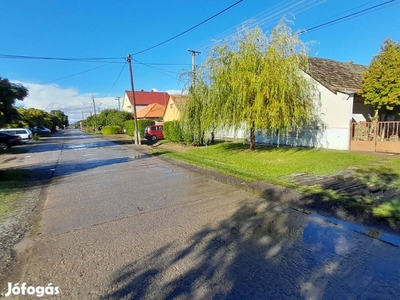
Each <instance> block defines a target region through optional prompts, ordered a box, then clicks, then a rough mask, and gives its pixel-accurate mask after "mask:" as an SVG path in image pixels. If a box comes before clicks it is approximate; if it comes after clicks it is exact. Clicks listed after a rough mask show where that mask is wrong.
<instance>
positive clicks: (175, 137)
mask: <svg viewBox="0 0 400 300" xmlns="http://www.w3.org/2000/svg"><path fill="white" fill-rule="evenodd" d="M163 132H164V138H165V139H166V140H169V141H171V142H175V143H181V142H182V141H183V133H182V129H181V126H180V124H179V121H167V122H164V126H163Z"/></svg>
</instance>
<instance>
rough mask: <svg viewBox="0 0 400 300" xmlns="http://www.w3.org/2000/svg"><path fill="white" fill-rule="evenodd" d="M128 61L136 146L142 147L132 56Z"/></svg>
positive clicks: (129, 56)
mask: <svg viewBox="0 0 400 300" xmlns="http://www.w3.org/2000/svg"><path fill="white" fill-rule="evenodd" d="M126 61H127V62H128V64H129V73H130V75H131V88H132V102H133V103H132V106H133V109H132V110H133V117H134V118H135V145H140V138H139V130H138V121H137V118H136V100H135V88H134V86H133V73H132V58H131V55H130V54H128V57H127V58H126Z"/></svg>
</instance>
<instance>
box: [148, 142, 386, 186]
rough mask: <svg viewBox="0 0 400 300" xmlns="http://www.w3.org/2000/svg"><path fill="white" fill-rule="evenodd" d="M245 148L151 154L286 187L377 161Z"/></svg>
mask: <svg viewBox="0 0 400 300" xmlns="http://www.w3.org/2000/svg"><path fill="white" fill-rule="evenodd" d="M248 148H249V146H248V145H244V144H240V143H221V144H216V145H212V146H206V147H198V148H193V149H191V150H189V151H187V152H185V153H179V152H173V151H166V150H161V149H160V150H158V151H157V150H156V151H154V152H153V153H154V154H156V155H164V156H167V157H171V158H174V159H178V160H183V161H185V162H188V163H190V164H194V165H197V166H200V167H204V168H208V169H212V170H215V171H219V172H221V173H224V174H227V175H233V176H236V177H239V178H242V179H245V180H249V181H256V180H262V181H266V182H270V183H273V184H278V185H282V186H288V187H293V184H292V183H291V182H290V179H289V175H291V174H294V173H307V174H315V175H326V174H333V173H335V172H338V171H340V170H343V169H347V168H349V167H359V166H362V165H365V164H368V163H371V162H375V161H378V160H379V159H380V157H378V156H374V155H369V154H359V153H353V152H346V151H326V150H318V149H300V148H283V147H282V148H276V147H275V148H274V147H267V146H257V149H256V151H250V150H249V149H248Z"/></svg>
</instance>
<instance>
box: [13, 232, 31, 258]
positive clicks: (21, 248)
mask: <svg viewBox="0 0 400 300" xmlns="http://www.w3.org/2000/svg"><path fill="white" fill-rule="evenodd" d="M31 242H32V237H31V235H30V234H29V233H27V234H26V235H25V236H24V237H23V238H22V240H21V241H20V242H19V243H17V244H15V245H14V250H15V252H17V254H20V253H23V252H25V250H26V249H28V247H29V245H30V244H31Z"/></svg>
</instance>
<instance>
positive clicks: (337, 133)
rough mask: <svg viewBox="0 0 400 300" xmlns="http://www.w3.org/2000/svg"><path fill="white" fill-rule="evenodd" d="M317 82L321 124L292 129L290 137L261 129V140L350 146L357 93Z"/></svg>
mask: <svg viewBox="0 0 400 300" xmlns="http://www.w3.org/2000/svg"><path fill="white" fill-rule="evenodd" d="M315 83H316V86H317V90H318V96H317V97H316V99H315V104H316V114H317V116H318V118H319V120H320V122H319V123H320V124H319V125H318V126H315V127H314V128H312V127H310V128H305V129H303V130H302V131H301V132H299V133H292V134H291V135H290V136H287V137H284V136H271V135H269V136H266V135H264V134H263V133H262V132H261V131H258V132H257V134H256V142H257V143H266V144H273V145H275V144H279V145H290V146H304V147H317V148H327V149H337V150H348V149H349V145H350V121H351V115H352V111H353V100H354V97H353V95H352V94H350V95H349V94H346V93H340V92H338V93H336V94H335V93H334V92H332V91H331V90H329V89H327V88H326V87H325V86H323V85H321V84H320V83H318V82H315Z"/></svg>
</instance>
